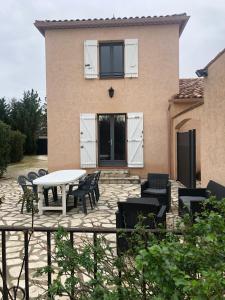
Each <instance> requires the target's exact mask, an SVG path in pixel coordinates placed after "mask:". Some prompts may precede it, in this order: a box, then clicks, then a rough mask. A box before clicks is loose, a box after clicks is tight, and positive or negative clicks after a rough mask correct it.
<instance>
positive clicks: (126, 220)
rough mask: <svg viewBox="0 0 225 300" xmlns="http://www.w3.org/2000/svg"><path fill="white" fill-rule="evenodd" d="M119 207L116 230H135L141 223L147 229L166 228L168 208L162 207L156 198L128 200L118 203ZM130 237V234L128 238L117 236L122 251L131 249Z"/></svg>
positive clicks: (118, 245) (127, 235) (127, 234)
mask: <svg viewBox="0 0 225 300" xmlns="http://www.w3.org/2000/svg"><path fill="white" fill-rule="evenodd" d="M117 205H118V210H117V212H116V228H124V229H134V228H135V226H136V225H137V224H138V223H139V222H141V224H142V225H144V226H145V228H147V229H156V228H164V229H165V228H166V206H165V205H160V203H159V201H158V200H157V199H156V198H152V199H149V198H128V199H127V201H126V202H122V201H121V202H117ZM142 218H143V219H142ZM141 220H142V221H141ZM130 236H131V235H130V234H129V233H126V237H124V234H123V235H122V236H121V234H120V233H118V234H117V247H118V249H119V250H120V251H124V250H127V249H128V248H129V245H128V244H129V242H128V240H129V237H130Z"/></svg>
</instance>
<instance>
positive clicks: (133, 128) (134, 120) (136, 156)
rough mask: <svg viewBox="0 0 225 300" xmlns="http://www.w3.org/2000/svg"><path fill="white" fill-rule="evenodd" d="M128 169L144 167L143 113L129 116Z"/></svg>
mask: <svg viewBox="0 0 225 300" xmlns="http://www.w3.org/2000/svg"><path fill="white" fill-rule="evenodd" d="M127 137H128V139H127V151H128V167H130V168H142V167H144V155H143V113H142V112H139V113H128V114H127Z"/></svg>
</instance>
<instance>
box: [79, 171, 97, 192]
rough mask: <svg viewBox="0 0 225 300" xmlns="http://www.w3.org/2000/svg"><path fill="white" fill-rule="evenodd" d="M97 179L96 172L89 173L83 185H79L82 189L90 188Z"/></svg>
mask: <svg viewBox="0 0 225 300" xmlns="http://www.w3.org/2000/svg"><path fill="white" fill-rule="evenodd" d="M94 181H95V173H92V174H88V175H87V176H86V177H85V178H84V181H83V183H82V184H81V185H79V188H81V189H82V190H89V189H90V187H91V185H93V184H94Z"/></svg>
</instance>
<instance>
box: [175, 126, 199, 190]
mask: <svg viewBox="0 0 225 300" xmlns="http://www.w3.org/2000/svg"><path fill="white" fill-rule="evenodd" d="M177 180H179V181H180V182H181V183H183V184H184V185H185V186H186V187H187V188H195V187H196V132H195V129H193V130H189V131H187V132H178V133H177Z"/></svg>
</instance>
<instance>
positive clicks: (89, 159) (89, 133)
mask: <svg viewBox="0 0 225 300" xmlns="http://www.w3.org/2000/svg"><path fill="white" fill-rule="evenodd" d="M80 165H81V168H95V167H96V117H95V114H80Z"/></svg>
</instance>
